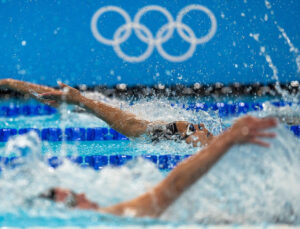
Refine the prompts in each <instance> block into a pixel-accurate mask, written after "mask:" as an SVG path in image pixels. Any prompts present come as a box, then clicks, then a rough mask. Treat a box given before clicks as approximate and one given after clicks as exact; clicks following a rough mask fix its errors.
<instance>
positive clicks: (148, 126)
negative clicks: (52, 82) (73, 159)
mask: <svg viewBox="0 0 300 229" xmlns="http://www.w3.org/2000/svg"><path fill="white" fill-rule="evenodd" d="M59 86H60V87H61V89H62V90H56V89H54V88H51V87H47V86H43V85H37V84H32V83H28V82H24V81H19V80H15V79H2V80H0V88H7V89H11V90H15V91H18V92H20V93H23V94H28V95H29V96H31V97H33V98H35V99H38V100H39V101H41V102H43V103H46V104H48V105H51V106H54V107H57V106H59V104H60V103H62V102H65V103H67V104H73V105H77V106H80V107H82V108H84V109H85V110H86V111H87V112H89V113H92V114H94V115H95V116H97V117H98V118H100V119H102V120H103V121H105V122H106V123H107V124H108V125H109V126H110V127H111V128H113V129H115V130H117V131H118V132H120V133H121V134H123V135H125V136H126V137H129V138H136V137H140V136H141V135H144V134H146V135H148V136H149V137H150V138H151V140H152V141H153V142H157V141H159V140H175V141H178V140H179V141H180V140H182V141H185V142H186V143H188V144H192V145H193V146H194V147H197V146H199V145H206V144H207V143H208V142H209V141H211V140H212V139H213V135H212V134H211V133H210V132H209V131H208V130H207V129H206V128H205V126H204V125H203V124H193V123H189V122H187V121H176V122H172V123H166V122H163V121H156V122H150V121H147V120H142V119H140V118H139V117H137V116H136V115H134V114H132V113H130V112H127V111H123V110H121V109H119V108H117V107H114V106H111V105H109V104H106V103H103V102H101V101H97V100H93V99H89V98H87V97H85V96H83V95H82V94H81V93H80V92H79V91H78V90H76V89H75V88H72V87H70V86H68V85H66V84H63V83H59Z"/></svg>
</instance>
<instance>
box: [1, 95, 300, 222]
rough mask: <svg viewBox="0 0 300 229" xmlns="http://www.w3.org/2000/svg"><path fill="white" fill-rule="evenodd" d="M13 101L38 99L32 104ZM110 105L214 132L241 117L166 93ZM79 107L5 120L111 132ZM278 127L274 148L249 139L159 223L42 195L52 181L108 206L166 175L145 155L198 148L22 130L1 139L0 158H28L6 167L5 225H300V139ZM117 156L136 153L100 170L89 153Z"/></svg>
mask: <svg viewBox="0 0 300 229" xmlns="http://www.w3.org/2000/svg"><path fill="white" fill-rule="evenodd" d="M194 100H196V99H194ZM193 102H195V101H193ZM210 102H211V101H210ZM252 102H253V101H252ZM254 102H256V101H254ZM259 102H263V101H259ZM12 103H13V104H19V105H24V103H26V104H27V103H29V104H32V102H28V101H26V102H22V101H13V102H12ZM111 103H113V104H115V105H118V106H121V107H122V108H123V109H127V110H129V111H132V112H134V113H136V114H137V115H139V116H140V117H142V118H145V119H147V120H165V121H174V120H188V121H193V122H203V123H205V124H206V126H207V127H208V129H209V130H211V131H212V132H213V133H214V134H218V133H220V132H222V131H223V130H224V129H226V128H227V127H228V126H229V125H230V124H231V123H232V122H233V120H234V119H235V118H236V117H237V115H235V116H232V117H225V116H223V117H220V115H219V113H218V112H215V111H214V110H208V111H203V110H198V111H195V110H193V109H182V106H181V105H180V106H179V105H178V104H182V103H184V104H188V103H191V101H190V100H186V101H184V100H183V101H180V102H178V101H169V100H166V99H163V98H162V99H155V100H150V101H149V100H140V101H134V103H133V104H132V103H127V102H124V101H123V102H120V101H117V100H113V101H111ZM6 104H7V102H6ZM130 104H131V105H130ZM171 104H173V105H171ZM174 104H175V105H174ZM0 105H2V104H0ZM4 105H5V104H4ZM185 108H186V107H185ZM72 110H73V107H68V106H63V107H62V108H61V109H60V111H59V112H56V113H53V114H50V115H37V116H32V117H25V116H15V117H0V122H1V128H15V129H20V128H37V129H43V128H49V127H51V128H53V127H56V128H57V127H59V128H61V129H65V128H68V127H82V128H95V127H106V128H107V125H106V124H105V123H104V122H102V121H101V120H99V119H97V118H95V117H93V116H92V115H88V114H83V113H77V112H73V111H72ZM276 112H278V108H276V107H273V106H271V105H268V104H267V106H265V109H264V110H263V111H252V114H253V115H256V116H259V117H263V116H268V115H272V114H273V115H274V114H276ZM292 113H293V114H299V105H297V104H294V105H293V106H289V107H288V111H287V113H286V114H292ZM274 131H275V132H276V133H277V138H276V139H273V140H270V142H271V143H272V147H271V148H270V149H265V148H260V147H257V146H251V145H244V146H236V147H234V148H233V149H231V150H230V151H229V152H228V153H227V154H226V155H225V156H224V157H223V158H222V159H221V160H220V162H218V163H217V165H216V166H214V167H213V168H212V169H211V170H210V172H209V173H208V174H207V175H205V176H204V177H203V179H201V180H199V181H198V182H197V183H196V184H195V185H194V186H192V187H191V188H190V189H189V190H188V191H186V192H185V193H184V194H183V195H182V196H181V197H180V199H179V200H178V201H176V203H174V204H173V205H172V206H171V207H170V208H169V209H167V211H166V212H165V213H164V214H163V215H162V216H161V217H160V218H159V219H155V220H154V219H134V218H130V217H116V216H111V215H106V214H100V213H94V212H91V211H81V210H80V211H79V210H72V209H68V208H66V207H65V206H64V205H61V204H54V203H51V202H49V201H47V200H43V199H40V198H37V196H38V194H39V193H41V192H43V191H45V190H47V189H49V188H50V187H54V186H60V187H64V188H70V189H72V190H74V191H76V192H84V193H86V194H87V196H88V197H89V198H90V199H91V200H93V201H96V202H97V203H98V204H99V205H101V206H108V205H111V204H115V203H118V202H120V201H125V200H128V199H131V198H134V197H136V196H137V195H140V194H142V193H143V192H145V191H146V190H148V189H149V188H150V187H153V186H154V185H155V184H156V183H158V182H159V181H161V180H162V179H163V178H164V177H165V176H166V175H167V174H168V172H169V170H170V168H169V169H161V168H160V167H159V162H157V163H156V164H155V163H153V162H152V161H151V160H148V159H145V155H148V156H149V155H150V156H156V157H158V158H159V157H161V156H164V155H167V156H170V155H173V156H174V155H176V156H178V157H180V160H182V159H184V157H186V156H187V155H191V154H194V153H196V152H197V150H199V149H195V148H192V147H191V146H189V145H186V144H180V143H177V142H168V141H166V142H160V143H158V144H155V145H153V144H152V143H151V141H149V140H148V139H145V138H141V139H138V140H130V141H128V140H108V141H41V140H40V138H39V137H38V136H37V135H36V134H35V133H29V134H25V135H16V136H14V137H12V138H11V139H10V140H9V141H8V142H1V143H0V156H2V157H5V158H9V157H13V156H20V158H21V159H20V160H18V161H17V164H15V165H14V166H11V164H8V166H6V167H5V166H4V165H2V166H1V167H2V171H1V177H0V195H1V205H0V225H1V226H16V227H18V226H41V225H47V226H50V227H51V226H72V225H76V226H99V225H106V226H107V225H108V226H109V225H114V226H116V225H143V226H144V225H189V224H197V225H206V224H224V223H226V224H263V223H269V224H276V223H285V224H292V225H298V224H299V223H300V198H299V193H300V185H299V182H298V178H299V177H300V176H299V175H300V170H299V168H300V151H299V149H300V147H299V146H300V140H299V138H298V137H297V136H295V135H294V134H293V133H292V132H291V131H290V130H289V127H287V126H286V125H285V124H280V125H279V126H278V127H277V128H275V130H274ZM114 155H128V156H131V157H132V159H131V160H129V162H128V163H127V164H125V165H122V166H119V165H116V166H114V165H112V164H111V165H110V166H104V167H101V168H98V169H97V170H95V169H94V168H92V167H90V166H89V165H88V163H89V162H88V161H86V158H89V156H106V157H108V158H109V159H110V157H111V156H114ZM71 156H72V157H76V158H78V157H81V158H83V160H82V161H80V162H79V163H73V162H72V160H69V159H68V157H71ZM52 157H57V158H59V159H60V163H59V166H54V167H55V168H53V166H52V167H51V166H49V158H52ZM108 164H109V163H108ZM12 167H13V168H12Z"/></svg>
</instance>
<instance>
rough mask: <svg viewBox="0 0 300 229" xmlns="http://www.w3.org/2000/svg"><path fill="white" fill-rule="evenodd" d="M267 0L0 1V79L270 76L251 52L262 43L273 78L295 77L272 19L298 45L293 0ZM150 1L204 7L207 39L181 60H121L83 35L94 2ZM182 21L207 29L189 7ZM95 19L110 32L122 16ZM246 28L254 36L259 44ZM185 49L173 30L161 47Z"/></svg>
mask: <svg viewBox="0 0 300 229" xmlns="http://www.w3.org/2000/svg"><path fill="white" fill-rule="evenodd" d="M270 3H271V5H272V8H271V9H267V7H266V5H265V1H263V0H260V1H259V0H251V1H250V0H247V1H246V0H239V1H231V0H223V1H220V0H218V1H217V0H201V1H199V0H193V1H190V0H184V1H183V0H180V1H165V0H164V1H162V0H159V1H158V0H151V1H145V0H138V1H137V0H126V1H124V0H111V1H104V0H99V1H96V0H85V1H78V0H77V1H75V0H64V1H54V0H35V1H34V0H32V1H23V0H18V1H16V0H0V31H1V34H0V77H1V78H7V77H13V78H17V79H22V80H27V81H31V82H36V83H42V84H47V85H56V81H57V80H62V81H63V82H67V83H70V84H71V85H78V84H87V85H99V84H107V85H114V84H118V83H127V84H130V85H135V84H147V85H152V84H156V83H163V84H175V83H183V84H192V83H195V82H200V83H213V82H223V83H231V82H236V81H238V82H241V83H250V82H258V81H259V82H273V81H274V78H273V77H272V75H273V73H272V70H271V69H270V67H269V66H268V64H267V62H266V60H265V57H264V56H263V55H260V54H259V53H260V47H261V46H264V47H265V48H266V53H268V54H269V55H270V56H271V58H272V61H273V63H274V65H275V66H276V67H277V68H278V71H279V74H278V75H279V79H280V81H281V82H287V81H291V80H299V78H300V76H299V73H297V65H296V62H295V60H296V55H295V53H292V52H290V50H289V46H288V45H287V43H286V41H285V40H284V39H283V38H282V37H281V38H280V36H281V33H280V32H279V30H278V28H277V25H279V26H280V27H282V28H284V30H285V31H286V33H287V35H288V36H289V38H290V40H291V42H292V43H293V44H294V45H295V47H300V38H299V31H300V23H299V22H300V14H299V12H300V1H299V0H277V1H275V0H274V1H271V0H270ZM150 4H157V5H160V6H163V7H165V8H167V9H168V10H169V11H170V13H171V14H172V15H173V17H174V18H175V17H176V15H177V13H178V12H179V11H180V10H181V9H182V8H183V7H185V6H187V5H189V4H201V5H204V6H206V7H207V8H209V9H210V10H211V11H212V12H213V13H214V15H215V16H216V19H217V26H218V29H217V32H216V34H215V36H214V37H213V38H212V39H211V40H210V41H209V42H207V43H205V44H203V45H198V46H197V49H196V52H195V53H194V55H193V57H192V58H190V59H188V60H187V61H185V62H181V63H172V62H169V61H167V60H165V59H163V58H162V57H161V56H160V55H159V53H158V52H157V51H156V50H154V52H153V54H152V55H151V56H150V57H149V58H148V59H147V60H145V61H144V62H141V63H128V62H126V61H123V60H122V59H120V58H119V57H118V56H117V55H116V53H115V52H114V50H113V48H112V47H111V46H107V45H104V44H102V43H100V42H98V41H97V40H96V39H95V38H94V36H93V34H92V33H91V28H90V21H91V18H92V16H93V14H94V13H95V12H96V11H97V10H98V9H99V8H100V7H103V6H107V5H116V6H120V7H121V8H123V9H124V10H125V11H127V12H128V14H129V15H130V16H131V18H133V17H134V15H135V14H136V13H137V11H138V10H139V9H140V8H142V7H144V6H146V5H150ZM242 15H244V16H242ZM266 15H267V17H268V20H265V17H266ZM142 22H143V23H144V24H145V25H146V26H147V27H148V28H149V29H150V30H151V31H152V33H153V34H155V32H156V31H157V30H158V29H159V28H160V27H161V26H162V25H163V24H164V23H165V22H166V20H165V18H164V17H163V16H162V15H160V14H159V13H157V12H152V13H148V14H147V15H146V16H145V17H143V20H142ZM184 22H185V23H186V24H187V25H189V26H190V27H191V28H192V29H193V31H194V32H195V34H196V35H197V36H200V35H201V34H202V35H203V34H205V33H206V32H207V30H208V29H209V27H210V22H209V20H208V18H207V16H205V15H204V14H202V13H201V12H197V11H193V12H191V13H189V15H187V16H186V17H185V18H184ZM99 23H101V26H102V27H103V30H102V31H103V34H104V35H105V36H106V37H112V36H113V33H114V32H115V31H116V29H117V28H118V27H119V26H120V25H121V24H122V23H123V20H122V18H121V17H120V16H118V15H117V14H114V13H107V14H106V16H105V17H101V19H100V20H99ZM276 23H277V25H276ZM250 33H254V34H259V40H260V42H257V41H255V40H254V39H253V38H252V37H250V36H249V34H250ZM22 42H23V45H22ZM25 42H26V44H25ZM121 47H122V49H123V50H124V51H125V52H126V53H128V54H132V55H137V54H140V53H142V52H143V51H144V50H145V48H146V44H145V43H143V42H141V41H140V40H138V39H137V37H135V35H132V36H131V37H130V39H129V40H128V41H127V42H125V43H124V44H122V46H121ZM188 47H189V44H188V43H186V42H184V41H183V40H182V39H180V36H179V35H178V33H176V32H175V33H174V37H173V38H172V39H170V41H168V42H166V44H165V45H164V48H165V49H166V50H167V51H168V52H169V53H172V54H175V55H176V54H177V55H178V54H182V53H184V52H185V51H186V49H187V48H188Z"/></svg>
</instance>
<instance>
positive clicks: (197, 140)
mask: <svg viewBox="0 0 300 229" xmlns="http://www.w3.org/2000/svg"><path fill="white" fill-rule="evenodd" d="M176 126H177V129H178V131H179V133H180V134H181V136H182V137H183V138H185V141H186V143H188V144H193V146H194V147H197V146H201V145H206V144H207V143H208V142H209V141H210V140H212V138H213V135H212V134H211V133H210V132H209V131H208V130H207V129H206V128H205V126H204V125H203V124H191V123H189V122H185V121H179V122H176Z"/></svg>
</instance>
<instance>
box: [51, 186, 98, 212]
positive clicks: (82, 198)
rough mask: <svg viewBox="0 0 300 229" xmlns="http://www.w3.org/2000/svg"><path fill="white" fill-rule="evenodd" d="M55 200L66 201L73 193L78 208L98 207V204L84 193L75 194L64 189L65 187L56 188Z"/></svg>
mask: <svg viewBox="0 0 300 229" xmlns="http://www.w3.org/2000/svg"><path fill="white" fill-rule="evenodd" d="M54 190H55V202H62V203H66V202H67V200H68V198H69V197H70V196H72V195H73V197H74V201H75V203H76V205H75V206H73V207H76V208H80V209H98V208H99V206H98V204H96V203H94V202H92V201H90V200H88V199H87V198H86V195H85V194H84V193H79V194H75V193H74V192H72V191H70V190H68V189H63V188H55V189H54Z"/></svg>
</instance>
